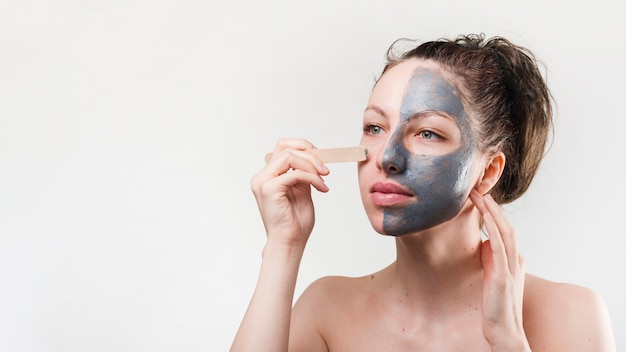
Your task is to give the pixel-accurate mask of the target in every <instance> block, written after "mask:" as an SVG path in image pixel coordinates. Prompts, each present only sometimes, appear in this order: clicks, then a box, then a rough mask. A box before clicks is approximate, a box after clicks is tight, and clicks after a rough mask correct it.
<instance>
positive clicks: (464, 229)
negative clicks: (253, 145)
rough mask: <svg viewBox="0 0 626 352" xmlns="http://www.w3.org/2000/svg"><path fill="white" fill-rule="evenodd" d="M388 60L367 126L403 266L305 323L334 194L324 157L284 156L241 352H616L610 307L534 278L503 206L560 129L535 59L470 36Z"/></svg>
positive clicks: (294, 148)
mask: <svg viewBox="0 0 626 352" xmlns="http://www.w3.org/2000/svg"><path fill="white" fill-rule="evenodd" d="M392 48H393V46H392ZM388 58H389V60H388V64H387V65H386V67H385V69H384V70H383V73H382V75H381V77H380V78H379V80H378V81H377V82H376V85H375V87H374V89H373V91H372V94H371V97H370V99H369V102H368V105H367V107H366V109H365V113H364V117H363V136H362V140H361V144H362V145H363V146H365V147H366V148H367V149H368V158H367V160H365V161H362V162H360V164H359V184H360V191H361V195H362V201H363V204H364V207H365V210H366V213H367V215H368V218H369V220H370V222H371V224H372V226H373V227H374V229H375V230H376V231H377V232H379V233H381V234H384V235H389V236H395V240H396V248H397V257H396V261H395V262H394V263H392V264H391V265H390V266H388V267H386V268H384V269H382V270H381V271H379V272H377V273H374V274H372V275H368V276H365V277H360V278H346V277H326V278H322V279H320V280H318V281H316V282H314V283H313V284H311V285H310V286H309V287H308V288H307V289H306V290H305V292H304V293H303V294H302V296H301V297H300V298H299V300H298V302H297V303H296V305H295V306H294V307H293V310H292V300H293V295H294V288H295V283H296V276H297V272H298V267H299V264H300V259H301V258H302V254H303V251H304V248H305V245H306V242H307V239H308V237H309V235H310V233H311V231H312V229H313V223H314V210H313V203H312V201H311V186H312V187H313V188H315V189H317V190H318V191H320V192H327V191H328V187H327V186H326V185H325V183H324V180H323V178H322V177H323V176H325V175H327V174H328V172H329V171H328V169H327V168H326V167H325V166H324V165H323V163H322V161H321V160H319V159H318V158H316V157H315V156H313V155H312V154H310V153H305V152H304V150H306V149H311V148H314V146H313V145H312V144H310V143H309V142H307V141H304V140H281V141H279V142H278V143H277V145H276V149H275V151H274V154H273V158H272V160H271V161H270V162H269V163H268V165H267V166H266V167H265V168H264V169H263V170H262V171H261V172H259V173H258V174H257V175H256V176H255V177H254V178H253V179H252V182H251V187H252V190H253V192H254V194H255V197H256V199H257V202H258V206H259V210H260V212H261V216H262V218H263V221H264V225H265V229H266V232H267V243H266V246H265V248H264V250H263V261H262V265H261V272H260V276H259V280H258V283H257V288H256V290H255V292H254V295H253V298H252V301H251V303H250V306H249V308H248V310H247V312H246V314H245V317H244V319H243V322H242V324H241V326H240V328H239V331H238V333H237V336H236V337H235V341H234V343H233V346H232V351H287V350H289V351H342V352H345V351H360V352H363V351H422V350H424V351H507V352H510V351H530V350H533V351H568V352H572V351H613V350H615V345H614V339H613V335H612V329H611V326H610V320H609V317H608V313H607V310H606V307H605V305H604V303H603V301H602V299H601V298H600V297H598V296H597V295H596V294H594V293H593V292H592V291H591V290H589V289H586V288H583V287H578V286H574V285H570V284H559V283H553V282H549V281H547V280H544V279H541V278H539V277H536V276H533V275H530V274H526V273H525V263H524V259H523V258H522V256H521V255H520V254H519V253H518V250H517V245H516V239H515V233H514V230H513V229H512V227H511V225H510V224H509V222H508V221H507V219H506V217H505V214H504V212H503V211H502V209H501V208H500V206H499V205H498V204H502V203H508V202H511V201H513V200H515V199H517V198H518V197H520V196H521V195H522V194H523V193H524V192H525V191H526V189H527V188H528V186H529V184H530V182H531V180H532V178H533V176H534V174H535V171H536V170H537V167H538V165H539V163H540V160H541V158H542V157H543V154H544V150H545V145H546V140H547V136H548V133H549V131H550V129H551V127H552V110H551V96H550V93H549V90H548V88H547V87H546V84H545V82H544V80H543V78H542V76H541V74H540V72H539V70H538V68H537V64H536V62H535V60H534V58H533V56H532V54H531V53H530V52H529V51H527V50H526V49H524V48H521V47H518V46H516V45H514V44H512V43H510V42H509V41H507V40H506V39H503V38H493V39H490V40H485V39H484V37H482V36H475V35H470V36H465V37H459V38H458V39H457V40H455V41H447V40H438V41H433V42H427V43H424V44H421V45H420V46H418V47H416V48H414V49H412V50H410V51H407V52H405V53H403V54H401V55H398V56H394V55H393V54H392V50H390V51H389V55H388ZM481 228H484V229H485V230H486V233H487V234H488V237H489V240H487V241H484V242H483V241H482V237H481Z"/></svg>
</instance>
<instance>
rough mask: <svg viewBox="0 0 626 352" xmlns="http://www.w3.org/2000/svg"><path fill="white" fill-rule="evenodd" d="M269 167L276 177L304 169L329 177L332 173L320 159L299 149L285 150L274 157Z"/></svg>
mask: <svg viewBox="0 0 626 352" xmlns="http://www.w3.org/2000/svg"><path fill="white" fill-rule="evenodd" d="M268 166H269V168H268V170H273V174H274V176H278V175H280V174H283V173H285V172H287V171H289V170H290V169H302V170H306V171H308V172H315V173H317V174H320V175H328V173H329V172H330V170H328V168H327V167H326V165H324V162H322V160H321V159H320V158H319V157H317V156H315V155H312V154H311V153H306V152H304V151H302V150H297V149H287V150H283V151H282V152H280V154H279V155H278V156H277V157H272V160H270V162H269V163H268Z"/></svg>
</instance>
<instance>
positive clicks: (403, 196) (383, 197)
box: [370, 182, 415, 207]
mask: <svg viewBox="0 0 626 352" xmlns="http://www.w3.org/2000/svg"><path fill="white" fill-rule="evenodd" d="M370 197H371V199H372V202H373V203H374V205H376V206H379V207H392V206H400V205H403V204H406V203H408V202H412V201H413V200H414V198H415V195H414V194H413V193H412V192H411V191H409V190H407V189H406V188H404V187H402V186H400V185H398V184H395V183H389V182H377V183H375V184H374V185H373V186H372V188H371V189H370Z"/></svg>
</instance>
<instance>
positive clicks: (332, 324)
mask: <svg viewBox="0 0 626 352" xmlns="http://www.w3.org/2000/svg"><path fill="white" fill-rule="evenodd" d="M362 281H363V278H349V277H341V276H328V277H323V278H321V279H318V280H316V281H314V282H313V283H311V284H310V285H309V286H308V287H307V288H306V289H305V290H304V292H303V293H302V295H301V296H300V297H299V298H298V300H297V302H296V304H295V306H294V308H293V311H292V317H291V326H290V336H289V344H290V348H289V350H290V351H291V350H294V351H328V345H329V342H331V341H330V340H331V339H332V337H331V336H330V335H331V333H332V335H335V334H337V333H339V334H341V332H342V330H343V329H348V328H349V327H350V326H351V325H350V324H346V322H345V321H342V319H341V318H340V317H342V316H351V314H346V312H348V311H350V310H351V307H354V306H355V302H356V301H357V300H358V299H359V291H360V290H359V288H358V287H359V286H360V285H362V284H361V282H362ZM346 333H347V331H346Z"/></svg>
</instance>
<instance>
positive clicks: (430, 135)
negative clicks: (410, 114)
mask: <svg viewBox="0 0 626 352" xmlns="http://www.w3.org/2000/svg"><path fill="white" fill-rule="evenodd" d="M417 135H418V136H420V137H421V138H422V139H426V140H431V139H441V136H440V135H438V134H437V133H435V132H433V131H429V130H424V131H420V132H419V133H418V134H417Z"/></svg>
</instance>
